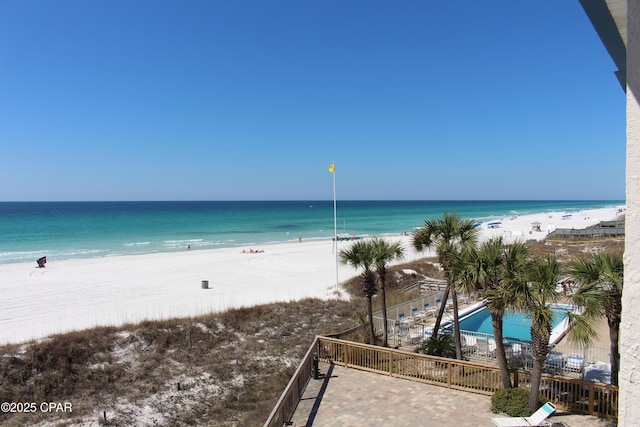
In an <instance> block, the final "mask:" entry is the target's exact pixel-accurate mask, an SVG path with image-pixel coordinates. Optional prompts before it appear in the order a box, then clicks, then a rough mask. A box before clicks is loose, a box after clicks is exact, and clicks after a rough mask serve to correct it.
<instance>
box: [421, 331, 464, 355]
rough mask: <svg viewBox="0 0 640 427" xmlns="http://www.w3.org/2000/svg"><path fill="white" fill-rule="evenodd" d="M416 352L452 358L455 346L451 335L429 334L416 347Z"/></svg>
mask: <svg viewBox="0 0 640 427" xmlns="http://www.w3.org/2000/svg"><path fill="white" fill-rule="evenodd" d="M418 353H423V354H428V355H430V356H440V357H448V358H454V357H455V354H456V348H455V345H454V343H453V337H452V336H451V335H438V336H433V335H432V336H430V337H429V339H428V340H426V341H424V342H423V343H422V345H420V347H419V348H418Z"/></svg>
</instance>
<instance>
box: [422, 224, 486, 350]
mask: <svg viewBox="0 0 640 427" xmlns="http://www.w3.org/2000/svg"><path fill="white" fill-rule="evenodd" d="M478 235H479V230H478V229H477V228H476V226H475V222H474V221H473V220H471V219H461V218H460V217H459V216H458V215H457V214H456V213H447V212H444V213H443V214H442V218H441V219H436V220H426V221H425V222H424V225H423V226H422V227H421V228H419V229H418V230H416V231H415V232H414V233H413V246H414V247H415V248H416V249H417V250H419V251H420V250H423V249H435V250H436V252H437V253H438V260H439V262H440V265H441V266H442V269H443V270H444V274H445V278H446V280H447V286H446V288H445V290H444V294H443V295H442V303H441V304H440V308H439V309H438V315H437V316H436V323H435V325H434V327H433V336H435V337H437V336H438V329H440V323H442V316H443V315H444V309H445V304H446V301H447V298H448V297H449V293H450V292H451V294H452V295H451V300H452V302H453V324H454V342H455V345H456V356H457V357H458V359H461V358H462V345H461V342H460V330H459V327H458V323H459V322H458V298H457V295H456V288H455V278H454V274H453V273H454V272H453V270H452V268H451V267H450V266H449V258H450V257H451V254H452V253H454V252H456V251H460V250H463V248H464V247H466V246H467V245H472V246H473V245H475V244H476V242H477V240H478Z"/></svg>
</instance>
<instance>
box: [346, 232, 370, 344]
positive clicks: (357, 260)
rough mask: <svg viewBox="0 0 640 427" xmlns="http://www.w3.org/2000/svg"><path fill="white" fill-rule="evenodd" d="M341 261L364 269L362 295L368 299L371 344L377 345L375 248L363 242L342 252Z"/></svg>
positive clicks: (368, 242)
mask: <svg viewBox="0 0 640 427" xmlns="http://www.w3.org/2000/svg"><path fill="white" fill-rule="evenodd" d="M340 261H341V262H342V263H343V264H350V265H351V266H353V267H355V268H356V269H360V268H361V269H362V274H361V278H362V294H363V295H364V297H365V298H366V299H367V311H368V314H369V344H375V342H376V335H375V331H374V329H373V302H372V298H373V296H374V295H375V294H376V275H375V273H374V272H373V270H372V267H373V265H374V246H373V244H372V243H371V242H370V241H365V240H361V241H358V242H356V243H354V244H353V245H351V247H350V248H348V249H346V250H342V251H340Z"/></svg>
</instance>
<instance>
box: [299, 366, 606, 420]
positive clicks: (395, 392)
mask: <svg viewBox="0 0 640 427" xmlns="http://www.w3.org/2000/svg"><path fill="white" fill-rule="evenodd" d="M321 373H322V374H325V375H324V378H320V379H318V380H314V379H311V380H310V381H309V385H308V386H307V389H306V390H305V393H304V395H303V397H302V400H301V401H300V404H299V405H298V408H297V409H296V412H295V414H294V416H293V418H292V420H291V421H292V425H293V426H306V427H312V426H313V427H346V426H366V427H377V426H379V427H389V426H426V427H428V426H437V427H445V426H454V427H478V426H480V427H482V426H486V427H491V426H494V424H493V422H492V421H491V418H493V417H496V416H499V415H496V414H493V413H492V412H491V401H490V398H489V397H488V396H483V395H480V394H474V393H468V392H464V391H458V390H450V389H448V388H445V387H438V386H433V385H428V384H422V383H418V382H415V381H409V380H403V379H399V378H392V377H389V376H385V375H381V374H375V373H371V372H365V371H359V370H356V369H351V368H344V367H341V366H335V365H334V366H331V365H328V364H321ZM502 416H504V415H502ZM550 420H551V421H552V422H553V423H556V424H555V425H556V426H569V427H613V426H615V425H616V423H615V422H613V421H610V420H603V419H598V418H596V417H592V416H587V415H579V414H572V413H567V412H563V411H558V412H556V414H554V416H553V417H551V418H550Z"/></svg>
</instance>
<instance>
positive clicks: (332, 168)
mask: <svg viewBox="0 0 640 427" xmlns="http://www.w3.org/2000/svg"><path fill="white" fill-rule="evenodd" d="M335 171H336V165H334V164H330V165H329V172H331V173H334V172H335Z"/></svg>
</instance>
